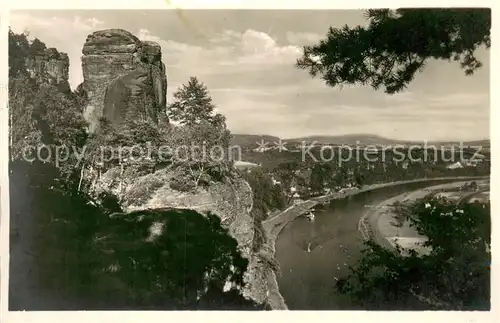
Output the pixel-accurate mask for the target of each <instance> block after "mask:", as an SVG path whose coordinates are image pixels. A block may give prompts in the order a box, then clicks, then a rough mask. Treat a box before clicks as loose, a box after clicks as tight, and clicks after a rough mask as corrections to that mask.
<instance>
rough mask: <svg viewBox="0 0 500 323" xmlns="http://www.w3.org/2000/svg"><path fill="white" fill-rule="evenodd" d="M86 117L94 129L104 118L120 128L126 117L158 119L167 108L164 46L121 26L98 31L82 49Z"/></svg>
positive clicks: (124, 124)
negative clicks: (143, 40)
mask: <svg viewBox="0 0 500 323" xmlns="http://www.w3.org/2000/svg"><path fill="white" fill-rule="evenodd" d="M82 53H83V56H82V69H83V78H84V82H83V88H84V90H85V92H86V95H87V97H88V99H89V102H88V105H87V107H86V108H85V118H86V120H87V121H88V122H89V123H90V131H91V132H92V131H94V130H95V129H96V126H97V124H98V121H99V118H101V117H105V118H107V119H108V120H109V121H111V123H112V125H113V126H115V127H116V128H117V130H120V128H122V127H124V126H126V124H127V120H137V119H138V118H140V119H146V120H148V121H152V122H157V120H158V112H160V111H165V110H166V89H167V80H166V74H165V65H164V64H163V63H162V62H161V48H160V46H159V45H158V44H156V43H154V42H141V41H140V40H139V39H138V38H137V37H135V36H134V35H132V34H131V33H129V32H128V31H125V30H122V29H107V30H101V31H96V32H94V33H93V34H91V35H89V36H88V37H87V40H86V42H85V44H84V46H83V50H82Z"/></svg>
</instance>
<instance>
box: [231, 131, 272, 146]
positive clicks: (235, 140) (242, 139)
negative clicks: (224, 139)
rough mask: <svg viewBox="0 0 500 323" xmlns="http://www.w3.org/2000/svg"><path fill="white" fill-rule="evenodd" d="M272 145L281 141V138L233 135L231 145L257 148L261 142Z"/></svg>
mask: <svg viewBox="0 0 500 323" xmlns="http://www.w3.org/2000/svg"><path fill="white" fill-rule="evenodd" d="M262 140H263V141H264V142H267V143H270V144H272V143H273V142H277V141H279V140H280V138H279V137H275V136H268V135H246V134H232V138H231V145H232V146H240V147H251V148H256V147H257V146H258V145H257V143H258V142H261V141H262Z"/></svg>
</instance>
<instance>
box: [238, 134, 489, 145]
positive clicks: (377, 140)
mask: <svg viewBox="0 0 500 323" xmlns="http://www.w3.org/2000/svg"><path fill="white" fill-rule="evenodd" d="M279 139H280V138H279V137H276V136H270V135H246V134H234V135H233V140H232V144H233V145H240V146H242V147H248V146H256V145H257V144H256V143H257V142H260V141H261V140H264V141H265V142H268V143H270V144H271V143H273V142H276V141H278V140H279ZM283 141H285V142H287V144H293V143H301V142H306V143H308V144H310V143H313V142H316V143H317V144H322V145H328V144H331V145H349V146H355V145H356V144H359V145H361V146H366V145H382V146H389V145H412V144H414V145H423V144H424V142H422V141H409V140H397V139H390V138H385V137H381V136H378V135H370V134H348V135H338V136H307V137H298V138H286V139H285V138H283ZM427 144H428V145H436V146H449V145H458V144H460V141H429V142H427ZM462 144H463V145H464V146H482V147H486V148H489V147H490V140H489V139H483V140H471V141H466V142H462Z"/></svg>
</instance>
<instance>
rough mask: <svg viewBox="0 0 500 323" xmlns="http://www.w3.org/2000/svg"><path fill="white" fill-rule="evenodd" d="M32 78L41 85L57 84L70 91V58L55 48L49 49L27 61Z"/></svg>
mask: <svg viewBox="0 0 500 323" xmlns="http://www.w3.org/2000/svg"><path fill="white" fill-rule="evenodd" d="M25 63H26V68H27V71H28V72H29V73H30V76H31V77H33V78H35V79H36V80H37V82H38V83H39V84H43V83H46V84H57V85H60V86H63V87H66V88H67V89H69V88H70V87H69V83H68V78H69V58H68V55H67V54H66V53H61V52H59V51H57V49H55V48H47V49H45V50H44V51H43V52H40V53H37V54H36V55H34V56H30V57H29V58H27V59H26V62H25Z"/></svg>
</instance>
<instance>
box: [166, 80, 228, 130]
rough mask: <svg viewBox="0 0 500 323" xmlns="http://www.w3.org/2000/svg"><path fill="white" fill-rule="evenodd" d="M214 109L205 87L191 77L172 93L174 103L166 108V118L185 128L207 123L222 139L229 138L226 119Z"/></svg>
mask: <svg viewBox="0 0 500 323" xmlns="http://www.w3.org/2000/svg"><path fill="white" fill-rule="evenodd" d="M216 108H217V107H216V106H215V104H213V102H212V98H211V97H210V93H209V92H208V89H207V86H206V85H205V84H204V83H203V82H200V81H199V80H198V79H197V78H196V77H191V78H189V81H188V83H187V84H183V85H182V86H181V88H180V89H178V90H177V91H176V92H175V93H174V102H173V103H172V104H171V105H170V106H169V108H168V117H169V119H170V120H172V121H176V122H179V123H180V124H181V125H186V126H198V125H200V124H202V123H208V125H209V126H210V127H212V128H214V130H216V131H218V132H219V134H220V135H221V139H222V138H223V137H224V136H226V137H228V136H229V131H228V130H227V128H226V118H225V117H224V116H223V115H222V114H220V113H216V112H215V110H216Z"/></svg>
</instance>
